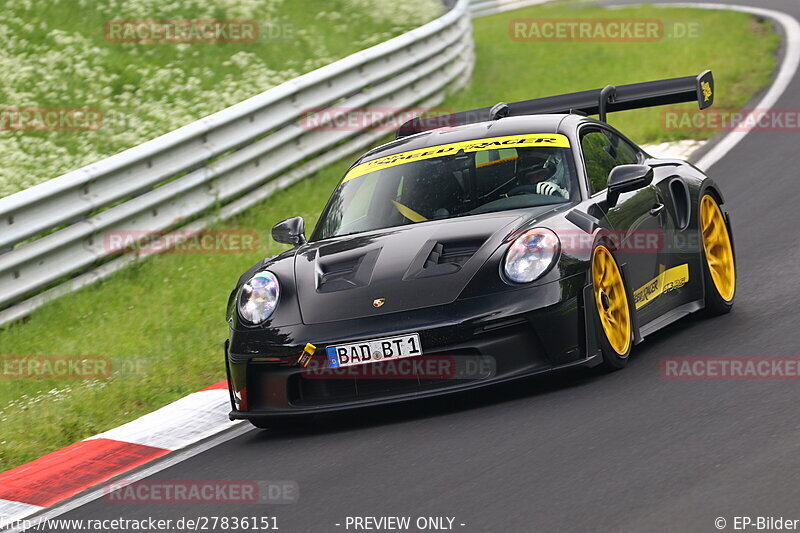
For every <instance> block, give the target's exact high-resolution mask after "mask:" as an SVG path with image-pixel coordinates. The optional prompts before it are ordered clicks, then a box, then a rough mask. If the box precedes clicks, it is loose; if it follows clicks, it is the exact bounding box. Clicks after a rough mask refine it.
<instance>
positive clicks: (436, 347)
mask: <svg viewBox="0 0 800 533" xmlns="http://www.w3.org/2000/svg"><path fill="white" fill-rule="evenodd" d="M584 283H585V277H584V276H583V275H579V276H573V277H572V278H566V279H563V280H561V281H558V282H553V283H548V284H545V285H541V286H538V287H531V288H526V289H521V290H518V291H512V292H510V293H505V294H503V295H502V297H498V296H497V295H494V296H482V297H476V298H470V299H464V300H457V301H456V302H453V303H452V304H448V305H445V306H439V307H435V308H427V309H419V310H415V311H411V312H403V313H397V314H396V316H394V315H383V316H378V317H371V318H365V319H359V320H349V321H341V322H330V323H324V324H314V325H304V324H300V325H294V326H291V327H288V328H282V329H281V330H279V331H264V330H257V329H256V330H232V331H231V339H230V341H229V343H226V362H227V370H228V379H229V386H230V390H231V405H232V411H231V413H230V417H231V419H248V420H264V419H269V418H276V417H285V416H292V415H299V414H313V413H323V412H330V411H336V410H342V409H350V408H357V407H363V406H368V405H376V404H382V403H387V402H395V401H400V400H410V399H417V398H423V397H430V396H437V395H441V394H446V393H451V392H457V391H461V390H466V389H470V388H474V387H479V386H484V385H489V384H493V383H498V382H502V381H505V380H509V379H514V378H518V377H522V376H527V375H531V374H536V373H540V372H545V371H549V370H553V369H555V368H560V367H564V366H570V365H574V364H580V363H584V362H586V361H587V359H589V358H587V355H586V354H587V353H588V352H587V350H586V346H585V341H586V325H585V321H584V313H583V302H582V288H583V285H584ZM405 333H418V334H419V335H420V340H421V343H422V348H423V352H424V355H422V356H419V357H414V358H408V359H402V360H399V361H385V362H379V363H368V364H366V365H359V366H357V367H347V369H341V370H339V371H335V372H334V371H331V370H329V369H328V368H327V362H326V358H325V348H326V347H327V346H332V345H337V344H343V343H348V342H353V341H360V340H368V339H379V338H382V337H390V336H395V335H401V334H405ZM275 339H278V340H280V341H281V342H275ZM306 343H312V344H313V345H315V346H316V347H317V352H316V355H315V356H314V358H313V359H312V365H310V366H309V367H308V368H306V369H303V368H301V367H300V366H299V365H298V364H297V363H296V361H297V358H298V356H299V354H300V353H301V352H302V350H303V348H304V347H305V345H306ZM432 358H436V360H437V361H440V362H443V363H440V364H439V366H428V367H425V366H420V365H421V363H422V362H423V361H430V360H431V359H432ZM400 361H403V362H404V366H403V365H401V364H400ZM412 361H416V362H417V364H416V365H415V366H412V365H411V362H412ZM441 364H445V366H446V367H447V368H446V369H445V371H439V369H442V368H443V367H442V366H441ZM381 366H383V368H381ZM365 367H369V368H365ZM432 368H433V369H435V370H433V371H431V369H432ZM453 368H457V369H458V371H457V372H453V371H450V369H453Z"/></svg>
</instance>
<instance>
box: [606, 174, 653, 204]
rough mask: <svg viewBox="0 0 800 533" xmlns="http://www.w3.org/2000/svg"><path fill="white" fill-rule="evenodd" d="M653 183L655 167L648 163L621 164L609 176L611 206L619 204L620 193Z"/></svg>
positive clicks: (607, 195)
mask: <svg viewBox="0 0 800 533" xmlns="http://www.w3.org/2000/svg"><path fill="white" fill-rule="evenodd" d="M651 183H653V169H652V168H650V167H649V166H647V165H619V166H616V167H614V168H613V169H611V174H609V176H608V193H607V194H606V200H607V202H608V206H609V207H614V206H615V205H617V200H619V195H620V194H622V193H624V192H631V191H636V190H638V189H641V188H643V187H647V186H648V185H650V184H651Z"/></svg>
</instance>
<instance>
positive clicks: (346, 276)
mask: <svg viewBox="0 0 800 533" xmlns="http://www.w3.org/2000/svg"><path fill="white" fill-rule="evenodd" d="M379 254H380V249H379V248H375V249H373V250H370V251H368V252H366V253H363V252H361V253H357V254H353V255H351V256H350V257H345V258H337V260H336V261H330V260H328V261H326V260H325V259H324V258H323V257H317V259H316V271H317V292H336V291H345V290H348V289H353V288H356V287H365V286H367V285H369V281H370V278H371V277H372V271H373V270H374V268H375V262H376V261H377V260H378V255H379Z"/></svg>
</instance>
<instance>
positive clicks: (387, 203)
mask: <svg viewBox="0 0 800 533" xmlns="http://www.w3.org/2000/svg"><path fill="white" fill-rule="evenodd" d="M578 200H579V191H578V185H577V178H576V175H575V168H574V165H573V163H572V158H571V156H570V153H569V141H568V140H567V138H566V137H564V136H563V135H554V134H530V135H515V136H507V137H495V138H491V139H479V140H475V141H467V142H459V143H452V144H446V145H440V146H434V147H431V148H425V149H421V150H413V151H409V152H402V153H400V154H395V155H392V156H386V157H382V158H378V159H373V160H371V161H367V162H366V163H361V164H359V165H357V166H355V167H353V168H352V169H350V171H349V172H348V173H347V175H345V177H344V178H343V179H342V181H341V183H340V184H339V186H338V187H337V188H336V190H335V191H334V192H333V195H332V196H331V199H330V201H329V202H328V206H327V207H326V208H325V211H324V212H323V214H322V216H321V218H320V221H319V223H318V224H317V227H316V230H315V232H314V235H313V239H314V240H318V239H325V238H328V237H335V236H338V235H347V234H352V233H360V232H364V231H372V230H376V229H383V228H390V227H395V226H402V225H406V224H415V223H419V222H425V221H428V220H441V219H447V218H453V217H459V216H465V215H473V214H478V213H487V212H491V211H505V210H508V209H518V208H524V207H535V206H541V205H548V204H559V203H565V202H571V201H578Z"/></svg>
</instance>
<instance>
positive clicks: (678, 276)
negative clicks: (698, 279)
mask: <svg viewBox="0 0 800 533" xmlns="http://www.w3.org/2000/svg"><path fill="white" fill-rule="evenodd" d="M662 268H663V267H662ZM687 283H689V265H688V264H686V263H684V264H682V265H678V266H676V267H672V268H670V269H669V270H664V271H663V272H661V274H659V275H658V276H656V277H654V278H653V279H651V280H650V281H648V282H647V283H645V284H644V285H643V286H642V287H639V288H638V289H636V290H635V291H634V293H633V301H634V303H635V304H636V309H639V308H640V307H642V306H643V305H645V304H648V303H650V302H652V301H653V300H655V299H656V298H657V297H658V296H659V295H661V294H665V293H667V292H669V291H672V290H675V289H678V288H680V287H683V286H684V285H686V284H687Z"/></svg>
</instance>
